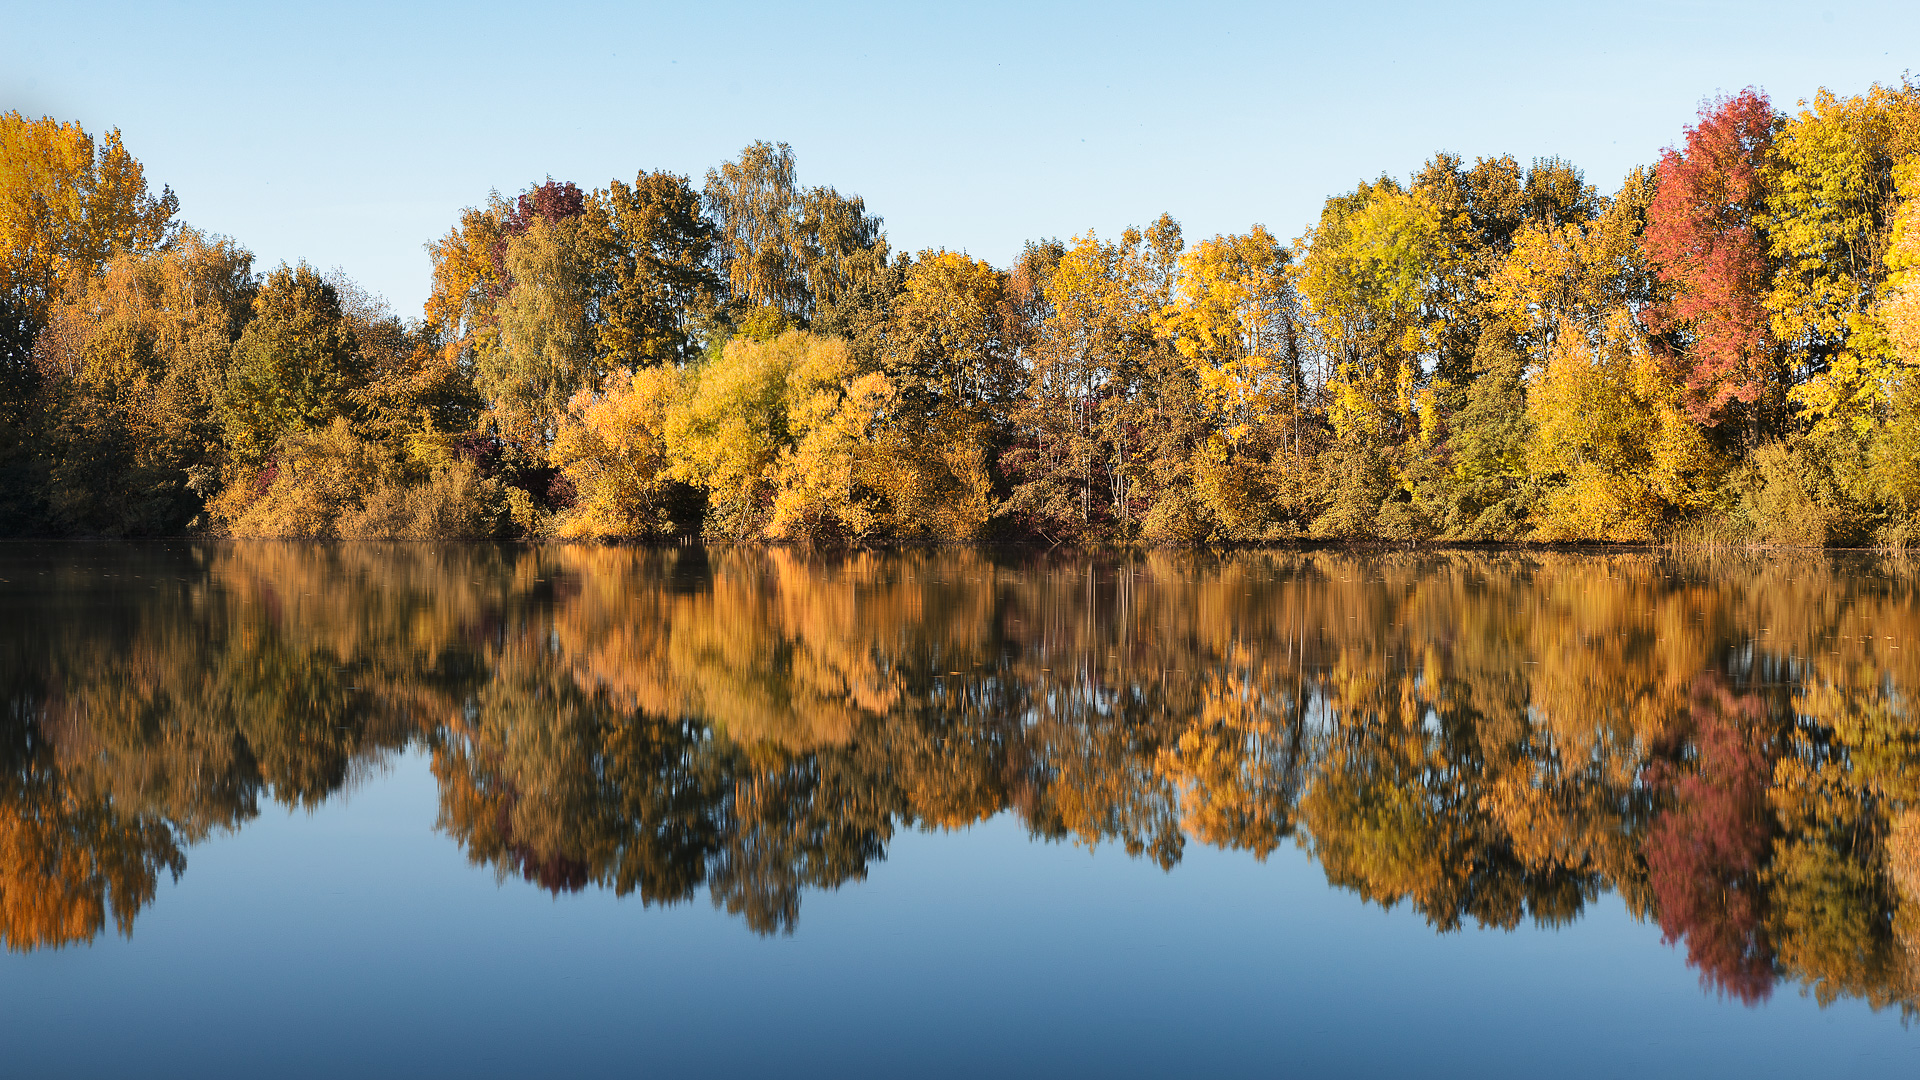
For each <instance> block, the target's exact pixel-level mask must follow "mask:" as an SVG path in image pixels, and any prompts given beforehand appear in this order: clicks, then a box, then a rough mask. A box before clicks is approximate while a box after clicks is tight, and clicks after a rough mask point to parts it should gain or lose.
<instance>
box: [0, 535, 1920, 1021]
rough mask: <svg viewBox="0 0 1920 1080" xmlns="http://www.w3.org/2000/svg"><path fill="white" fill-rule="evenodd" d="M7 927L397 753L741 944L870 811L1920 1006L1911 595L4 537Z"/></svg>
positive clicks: (1842, 585)
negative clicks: (1329, 886) (986, 826)
mask: <svg viewBox="0 0 1920 1080" xmlns="http://www.w3.org/2000/svg"><path fill="white" fill-rule="evenodd" d="M4 559H5V560H7V565H6V567H5V572H3V573H0V577H4V578H6V579H7V581H5V582H0V595H3V596H4V597H5V600H6V608H7V610H8V611H9V612H10V613H15V615H14V617H13V618H11V619H10V620H9V623H8V624H7V625H6V626H4V627H0V680H4V692H5V695H6V711H5V713H4V717H0V935H4V937H5V940H6V942H7V944H8V945H9V946H10V947H11V948H14V949H35V948H43V947H50V946H58V945H62V944H65V943H69V942H78V941H86V940H90V939H91V938H93V937H94V936H96V935H98V934H99V933H101V932H102V931H103V930H104V929H105V928H106V926H107V922H108V919H109V917H111V919H112V920H113V922H114V925H115V926H116V927H117V928H118V929H119V930H120V931H121V932H122V933H131V930H132V926H133V921H134V917H135V915H136V914H137V913H138V911H139V910H141V908H142V907H144V906H145V905H147V904H149V903H151V902H152V901H153V898H154V896H155V893H156V890H157V888H158V884H159V882H160V880H161V879H162V876H163V875H174V876H177V875H178V874H179V873H181V871H182V870H183V868H184V867H185V865H186V857H185V855H184V854H183V852H184V850H185V849H186V848H187V847H189V846H190V845H192V844H193V843H195V842H197V841H199V840H201V839H202V838H204V837H206V836H207V835H209V834H210V833H212V832H214V831H217V830H221V829H234V828H239V827H241V826H243V825H244V823H245V822H246V821H247V820H249V819H250V818H252V817H253V816H254V815H255V814H256V813H257V812H258V808H259V805H260V802H261V800H262V799H263V798H264V799H266V800H268V801H269V802H277V803H282V804H286V805H299V806H313V805H316V804H318V803H320V802H321V801H323V800H325V799H327V798H328V797H329V796H330V795H332V794H333V793H336V792H338V791H341V790H342V789H343V788H344V787H346V786H348V785H350V784H351V782H352V781H353V778H354V777H355V776H356V775H358V774H359V773H361V772H363V771H365V770H367V769H369V768H370V767H372V766H375V765H377V763H378V762H379V761H380V760H381V759H382V758H383V757H384V756H385V755H388V754H390V753H392V752H394V751H396V750H399V749H401V748H404V747H406V746H408V745H421V746H424V747H426V748H428V750H429V751H430V753H431V757H432V768H433V773H434V775H435V777H436V778H437V779H438V783H439V789H440V827H441V829H443V830H444V831H445V832H446V833H447V834H448V835H449V836H450V837H451V838H452V839H453V840H454V841H455V842H456V843H458V844H460V845H461V847H462V848H463V849H464V850H465V851H466V852H467V854H468V856H469V858H470V859H472V860H473V861H474V862H475V863H476V864H480V865H485V866H489V867H491V868H493V869H494V871H495V872H496V873H498V874H499V875H501V876H502V877H503V878H504V877H509V876H512V877H521V878H524V879H526V880H527V881H529V882H532V883H534V884H536V885H538V886H539V887H541V888H544V889H548V890H552V891H554V892H556V893H559V892H570V891H579V890H583V889H589V888H593V889H611V890H613V891H614V892H615V893H617V894H619V895H622V896H627V895H632V894H637V895H638V897H639V898H640V900H641V902H642V903H643V904H649V905H650V904H654V903H661V904H672V903H678V902H681V901H684V900H688V899H690V898H692V897H694V896H695V895H697V894H698V893H700V892H702V891H705V892H706V893H707V895H708V896H709V897H710V898H711V899H712V901H713V902H714V903H715V904H716V905H721V906H724V907H725V908H726V909H727V910H728V911H730V912H733V913H735V914H737V915H739V916H741V917H742V918H743V919H744V921H745V922H746V924H747V925H748V926H749V927H751V928H752V929H753V930H755V931H757V932H761V933H773V932H791V931H792V930H793V928H794V926H795V924H796V921H797V920H798V917H799V912H800V906H801V899H802V896H803V894H804V893H805V892H806V891H807V890H809V889H817V888H833V887H835V886H838V885H839V884H841V883H843V882H846V881H851V880H858V879H860V878H863V877H864V876H865V875H866V874H867V873H868V872H869V869H870V868H871V866H872V865H873V864H874V863H876V862H878V861H880V860H881V859H883V858H884V857H885V854H886V848H887V844H888V841H889V840H890V839H891V837H892V835H893V831H894V830H895V829H897V828H918V829H958V828H965V827H967V826H969V825H972V824H974V823H976V822H979V821H982V820H984V819H986V818H988V817H990V816H993V815H995V814H999V813H1001V812H1007V811H1010V812H1011V813H1013V814H1014V815H1016V816H1017V817H1018V819H1019V820H1020V821H1022V822H1023V823H1024V824H1025V826H1026V827H1027V829H1028V830H1029V831H1030V832H1031V833H1032V835H1033V836H1034V837H1036V838H1038V839H1046V840H1060V839H1068V838H1071V839H1073V840H1075V841H1076V842H1081V843H1085V844H1088V845H1095V844H1102V843H1116V844H1119V845H1121V846H1123V847H1124V848H1125V849H1126V851H1128V852H1129V853H1130V854H1132V855H1134V856H1137V857H1143V858H1151V859H1153V860H1154V861H1155V862H1157V863H1158V864H1159V865H1161V866H1162V867H1165V868H1168V869H1172V868H1173V867H1175V866H1176V865H1177V864H1178V863H1179V862H1180V861H1181V858H1182V855H1183V853H1184V850H1185V846H1186V845H1187V844H1188V843H1198V844H1203V845H1209V846H1213V847H1217V848H1224V849H1231V850H1240V851H1245V852H1247V853H1248V855H1249V856H1250V857H1253V858H1256V859H1259V858H1264V857H1265V856H1266V855H1267V854H1269V853H1270V852H1272V851H1274V850H1275V849H1276V848H1277V847H1278V846H1279V845H1280V844H1281V843H1283V842H1287V841H1289V840H1291V841H1292V842H1294V843H1297V844H1299V845H1301V846H1303V847H1304V848H1305V849H1306V850H1307V851H1308V852H1310V854H1311V855H1312V857H1313V858H1314V859H1316V860H1317V861H1318V862H1319V864H1320V866H1321V867H1322V868H1323V869H1324V871H1325V873H1326V875H1327V879H1328V880H1329V881H1330V882H1331V883H1333V884H1334V885H1336V886H1339V887H1341V888H1345V889H1350V890H1352V891H1354V892H1355V893H1357V894H1358V895H1359V896H1361V897H1363V898H1365V899H1366V900H1368V901H1372V902H1375V903H1378V904H1381V905H1384V906H1394V905H1399V904H1402V903H1404V904H1407V905H1409V906H1411V907H1412V908H1413V909H1414V910H1417V911H1419V912H1420V913H1421V914H1422V915H1423V916H1424V917H1425V918H1426V919H1427V920H1428V921H1429V922H1430V923H1431V924H1432V925H1433V926H1434V927H1435V928H1436V929H1438V930H1442V931H1449V930H1453V929H1456V928H1458V927H1461V926H1462V925H1464V924H1466V923H1467V922H1469V921H1470V922H1472V923H1473V924H1475V925H1477V926H1490V927H1511V926H1515V925H1517V924H1519V923H1520V922H1521V921H1522V920H1523V919H1531V920H1533V921H1535V922H1538V923H1542V924H1546V925H1559V924H1564V923H1568V922H1571V921H1573V920H1575V919H1577V918H1578V917H1579V915H1580V914H1581V912H1582V910H1583V909H1584V908H1585V906H1586V905H1587V904H1588V903H1589V902H1591V901H1593V900H1594V899H1595V898H1596V897H1597V896H1599V895H1600V893H1601V892H1602V891H1603V890H1611V891H1614V892H1616V893H1618V894H1619V895H1620V896H1621V897H1622V898H1623V899H1624V901H1625V903H1626V905H1627V908H1628V910H1629V911H1630V912H1632V913H1633V914H1634V915H1635V916H1636V917H1638V918H1641V919H1645V920H1651V921H1653V922H1655V923H1657V925H1658V926H1659V927H1660V928H1661V930H1662V932H1663V933H1664V935H1665V936H1666V938H1667V939H1668V940H1669V941H1670V942H1673V943H1675V944H1676V945H1678V946H1680V947H1682V948H1684V950H1685V952H1686V956H1687V958H1688V962H1689V963H1690V964H1692V965H1693V966H1694V967H1695V968H1696V969H1697V970H1698V971H1699V972H1700V976H1701V980H1702V982H1703V984H1704V985H1706V986H1707V987H1709V988H1711V989H1713V990H1715V991H1717V992H1721V993H1724V994H1726V995H1728V996H1731V997H1733V998H1736V999H1738V1000H1741V1001H1745V1002H1750V1003H1751V1002H1757V1001H1759V1000H1762V999H1764V998H1765V997H1767V996H1768V994H1769V993H1770V992H1771V991H1772V990H1773V988H1774V986H1775V985H1776V983H1778V982H1780V981H1781V980H1783V979H1784V980H1788V981H1791V982H1797V983H1799V984H1801V985H1803V986H1805V987H1807V988H1808V989H1810V990H1811V991H1812V992H1813V993H1814V994H1816V995H1817V996H1818V997H1819V999H1820V1000H1821V1001H1822V1002H1826V1001H1831V1000H1833V999H1835V998H1836V997H1840V996H1848V997H1861V998H1865V999H1867V1000H1869V1001H1870V1002H1872V1003H1873V1004H1874V1005H1875V1006H1876V1007H1879V1006H1885V1005H1898V1006H1899V1007H1900V1008H1901V1010H1903V1011H1910V1010H1911V1009H1912V1008H1913V1006H1914V1003H1915V1001H1916V998H1917V995H1920V981H1917V980H1920V971H1917V970H1916V960H1917V959H1920V903H1916V901H1920V792H1916V790H1915V787H1916V784H1920V722H1916V719H1915V718H1914V717H1913V716H1912V715H1911V713H1910V711H1909V708H1908V706H1907V704H1906V703H1907V702H1909V701H1911V700H1912V695H1913V693H1914V692H1915V690H1916V688H1920V656H1916V652H1915V648H1916V642H1915V635H1916V632H1920V603H1916V593H1915V584H1916V575H1915V573H1914V571H1913V570H1912V569H1911V568H1910V567H1909V566H1908V565H1907V564H1905V563H1903V562H1898V561H1888V560H1872V559H1865V558H1859V559H1836V558H1833V557H1829V556H1822V555H1807V556H1801V557H1781V558H1768V559H1748V558H1744V557H1740V558H1728V557H1720V558H1717V559H1706V558H1679V557H1672V556H1663V555H1656V554H1645V553H1641V554H1633V553H1622V554H1608V555H1576V554H1547V553H1527V554H1481V553H1424V554H1351V553H1334V552H1260V553H1235V554H1227V555H1211V554H1203V553H1149V554H1141V555H1112V556H1097V557H1086V556H1063V555H1054V554H1043V553H1037V552H1026V551H1013V552H993V551H977V550H969V551H939V552H918V553H904V554H892V555H878V554H856V555H847V556H839V557H818V558H809V557H805V556H801V555H798V554H794V553H790V552H785V551H766V550H748V549H739V550H734V549H726V550H702V549H697V548H676V549H671V550H633V549H611V548H586V547H580V548H574V547H550V548H533V549H526V548H513V547H490V546H468V547H462V546H439V547H429V546H408V545H371V544H370V545H339V546H289V545H277V544H257V545H248V544H243V545H198V546H180V547H172V548H164V549H154V548H131V547H117V548H105V549H92V548H77V549H75V548H68V549H58V550H48V549H31V548H20V549H14V550H12V551H9V552H7V553H5V555H4Z"/></svg>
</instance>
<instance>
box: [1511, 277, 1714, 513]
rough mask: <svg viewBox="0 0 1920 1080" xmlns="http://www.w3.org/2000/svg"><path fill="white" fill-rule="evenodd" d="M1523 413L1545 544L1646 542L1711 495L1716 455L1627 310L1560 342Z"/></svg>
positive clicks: (1700, 507) (1700, 504)
mask: <svg viewBox="0 0 1920 1080" xmlns="http://www.w3.org/2000/svg"><path fill="white" fill-rule="evenodd" d="M1528 409H1529V412H1530V417H1531V419H1532V421H1533V440H1534V441H1533V445H1532V448H1531V450H1530V453H1529V457H1530V461H1531V467H1532V469H1533V471H1534V472H1535V473H1537V474H1540V475H1541V476H1543V477H1544V478H1547V479H1548V481H1549V482H1550V483H1551V484H1552V486H1553V490H1551V491H1550V493H1549V494H1548V496H1547V505H1546V508H1545V510H1544V511H1543V513H1542V519H1541V520H1540V521H1539V522H1538V526H1539V532H1540V535H1541V538H1542V539H1548V540H1626V541H1642V542H1644V541H1648V540H1653V539H1655V538H1657V537H1658V536H1660V535H1661V533H1662V529H1663V527H1664V526H1667V525H1670V524H1672V523H1673V522H1675V521H1676V520H1678V519H1680V518H1684V517H1685V516H1687V515H1689V514H1692V513H1695V512H1698V511H1699V510H1701V509H1704V507H1705V505H1706V503H1707V500H1709V499H1710V498H1711V497H1712V492H1713V489H1714V481H1715V480H1716V479H1717V473H1718V466H1719V462H1718V459H1717V457H1716V456H1715V454H1714V452H1713V449H1712V447H1711V446H1710V445H1709V444H1708V442H1707V440H1706V438H1705V436H1704V435H1703V434H1702V433H1701V430H1700V428H1699V427H1698V425H1696V424H1694V423H1693V422H1692V421H1691V420H1690V419H1689V418H1688V416H1687V415H1686V413H1685V411H1684V410H1683V408H1682V405H1681V402H1680V399H1679V390H1678V388H1677V387H1675V386H1674V384H1673V382H1672V380H1671V379H1670V378H1669V377H1668V375H1667V373H1666V372H1665V371H1664V370H1662V368H1661V367H1660V365H1659V364H1658V363H1657V362H1656V360H1655V359H1654V358H1653V356H1651V355H1650V353H1649V351H1648V349H1647V345H1646V341H1645V339H1644V338H1643V337H1642V336H1641V334H1640V332H1639V331H1638V329H1637V328H1636V327H1635V326H1634V324H1633V322H1632V319H1631V316H1630V315H1629V314H1628V313H1627V312H1626V311H1624V310H1621V311H1616V312H1615V313H1614V314H1613V316H1612V317H1611V318H1610V319H1609V321H1608V323H1607V325H1606V328H1605V329H1604V330H1603V332H1602V334H1601V339H1600V341H1599V343H1598V344H1593V343H1589V342H1588V341H1587V340H1586V339H1585V338H1583V337H1578V338H1577V337H1562V338H1560V340H1559V341H1558V342H1557V343H1556V345H1555V347H1554V351H1553V354H1552V355H1551V357H1550V358H1549V359H1548V361H1547V366H1546V369H1545V371H1543V372H1542V373H1541V375H1540V377H1539V379H1538V381H1537V384H1536V385H1535V386H1534V387H1533V389H1532V391H1531V393H1530V394H1529V400H1528Z"/></svg>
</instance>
